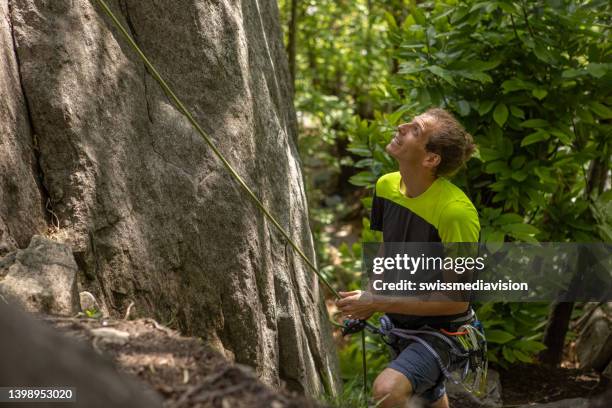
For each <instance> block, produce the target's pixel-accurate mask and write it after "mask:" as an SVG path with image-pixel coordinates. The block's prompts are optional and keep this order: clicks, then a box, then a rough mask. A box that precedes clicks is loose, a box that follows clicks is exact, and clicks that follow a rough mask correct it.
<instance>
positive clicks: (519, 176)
mask: <svg viewBox="0 0 612 408" xmlns="http://www.w3.org/2000/svg"><path fill="white" fill-rule="evenodd" d="M512 178H513V179H514V180H516V181H519V182H521V181H525V179H526V178H527V172H525V171H522V170H519V171H513V172H512Z"/></svg>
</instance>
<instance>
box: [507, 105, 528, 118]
mask: <svg viewBox="0 0 612 408" xmlns="http://www.w3.org/2000/svg"><path fill="white" fill-rule="evenodd" d="M510 113H511V114H512V116H514V117H515V118H519V119H524V118H525V111H523V110H522V109H521V108H519V107H517V106H514V105H511V106H510Z"/></svg>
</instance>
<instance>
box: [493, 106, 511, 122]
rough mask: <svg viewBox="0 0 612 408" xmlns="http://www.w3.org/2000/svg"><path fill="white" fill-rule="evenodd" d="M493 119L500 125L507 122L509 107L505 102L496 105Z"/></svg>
mask: <svg viewBox="0 0 612 408" xmlns="http://www.w3.org/2000/svg"><path fill="white" fill-rule="evenodd" d="M493 119H494V120H495V122H496V123H497V124H498V125H499V126H500V127H502V126H504V123H506V120H507V119H508V107H507V106H506V104H505V103H503V102H501V103H499V104H498V105H497V106H496V107H495V110H494V111H493Z"/></svg>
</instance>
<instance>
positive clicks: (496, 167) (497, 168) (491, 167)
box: [485, 160, 508, 174]
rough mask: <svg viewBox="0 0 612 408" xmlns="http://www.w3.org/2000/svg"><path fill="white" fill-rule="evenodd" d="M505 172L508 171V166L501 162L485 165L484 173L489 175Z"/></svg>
mask: <svg viewBox="0 0 612 408" xmlns="http://www.w3.org/2000/svg"><path fill="white" fill-rule="evenodd" d="M505 170H508V165H507V164H506V163H505V162H504V161H502V160H496V161H494V162H491V163H487V165H486V166H485V172H486V173H489V174H495V173H501V172H503V171H505Z"/></svg>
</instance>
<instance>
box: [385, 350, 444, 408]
mask: <svg viewBox="0 0 612 408" xmlns="http://www.w3.org/2000/svg"><path fill="white" fill-rule="evenodd" d="M426 340H429V339H426ZM436 351H438V352H439V353H440V357H441V358H442V360H443V361H448V360H447V359H448V353H445V352H443V351H442V350H440V348H439V347H436ZM389 368H392V369H394V370H395V371H399V372H400V373H402V374H404V375H405V376H406V378H408V380H409V381H410V383H411V384H412V391H413V393H414V394H415V395H418V396H419V397H421V398H423V399H424V400H426V401H428V402H430V403H431V402H434V401H437V400H439V399H440V398H442V397H443V396H444V394H445V393H446V387H445V386H444V381H445V378H444V374H442V370H440V366H439V365H438V363H437V361H436V359H435V358H434V356H433V355H432V354H431V353H430V352H429V351H428V350H427V349H426V348H425V346H423V345H422V344H420V343H418V342H416V341H415V342H411V343H409V344H408V345H407V346H406V347H405V348H404V349H403V350H402V351H401V352H400V353H399V354H398V355H397V356H396V357H395V359H394V360H393V361H392V362H391V363H390V364H389Z"/></svg>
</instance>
